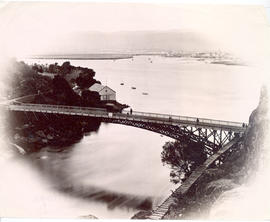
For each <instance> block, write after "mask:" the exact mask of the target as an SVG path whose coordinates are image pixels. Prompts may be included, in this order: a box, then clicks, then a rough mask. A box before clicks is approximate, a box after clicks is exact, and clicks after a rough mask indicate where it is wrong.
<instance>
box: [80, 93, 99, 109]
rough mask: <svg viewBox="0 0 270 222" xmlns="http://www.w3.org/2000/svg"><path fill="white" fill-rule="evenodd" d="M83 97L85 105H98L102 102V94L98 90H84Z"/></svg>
mask: <svg viewBox="0 0 270 222" xmlns="http://www.w3.org/2000/svg"><path fill="white" fill-rule="evenodd" d="M81 97H82V104H83V105H84V106H98V105H99V104H100V95H99V93H98V92H92V91H90V90H83V91H82V96H81Z"/></svg>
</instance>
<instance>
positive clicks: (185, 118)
mask: <svg viewBox="0 0 270 222" xmlns="http://www.w3.org/2000/svg"><path fill="white" fill-rule="evenodd" d="M123 113H124V114H129V115H130V113H129V112H126V111H125V112H123ZM132 115H134V116H143V117H150V118H151V117H153V118H161V119H167V120H169V121H170V120H171V121H173V120H179V121H187V122H196V123H205V124H215V125H222V126H224V125H226V126H232V127H243V123H239V122H232V121H224V120H213V119H207V118H197V117H189V116H177V115H170V114H159V113H148V112H147V113H146V112H138V111H133V112H132Z"/></svg>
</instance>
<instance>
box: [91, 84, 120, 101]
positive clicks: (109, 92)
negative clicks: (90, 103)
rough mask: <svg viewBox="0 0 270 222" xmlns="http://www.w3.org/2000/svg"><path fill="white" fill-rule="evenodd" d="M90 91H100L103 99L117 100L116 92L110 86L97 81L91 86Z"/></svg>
mask: <svg viewBox="0 0 270 222" xmlns="http://www.w3.org/2000/svg"><path fill="white" fill-rule="evenodd" d="M89 90H90V91H95V92H98V93H99V95H100V99H101V100H103V101H108V100H113V101H116V92H115V91H114V90H113V89H111V88H110V87H108V86H103V85H101V84H98V83H95V84H94V85H92V86H91V87H90V88H89Z"/></svg>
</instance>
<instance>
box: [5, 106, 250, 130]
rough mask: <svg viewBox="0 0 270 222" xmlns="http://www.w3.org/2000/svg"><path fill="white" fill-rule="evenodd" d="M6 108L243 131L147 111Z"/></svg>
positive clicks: (230, 125)
mask: <svg viewBox="0 0 270 222" xmlns="http://www.w3.org/2000/svg"><path fill="white" fill-rule="evenodd" d="M6 107H7V109H9V110H14V111H24V112H42V113H56V114H65V115H77V116H89V117H99V118H106V119H123V120H132V121H143V122H149V123H158V124H169V125H187V126H196V127H202V128H209V129H217V130H220V129H223V130H227V131H232V132H244V131H245V129H246V128H245V127H243V123H239V122H230V121H223V120H213V119H206V118H196V117H188V116H177V115H168V114H158V113H147V112H135V111H134V112H132V115H131V114H129V113H128V112H123V113H110V112H108V111H107V110H106V109H102V108H91V107H77V106H63V105H47V104H29V103H22V104H9V105H6Z"/></svg>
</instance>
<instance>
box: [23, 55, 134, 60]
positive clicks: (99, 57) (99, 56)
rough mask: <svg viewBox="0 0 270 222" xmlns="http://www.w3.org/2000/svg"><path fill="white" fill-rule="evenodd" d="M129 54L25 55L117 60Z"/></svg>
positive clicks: (31, 57) (129, 56)
mask: <svg viewBox="0 0 270 222" xmlns="http://www.w3.org/2000/svg"><path fill="white" fill-rule="evenodd" d="M133 56H134V55H131V54H86V55H37V56H27V57H26V58H28V59H68V60H118V59H132V58H133Z"/></svg>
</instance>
